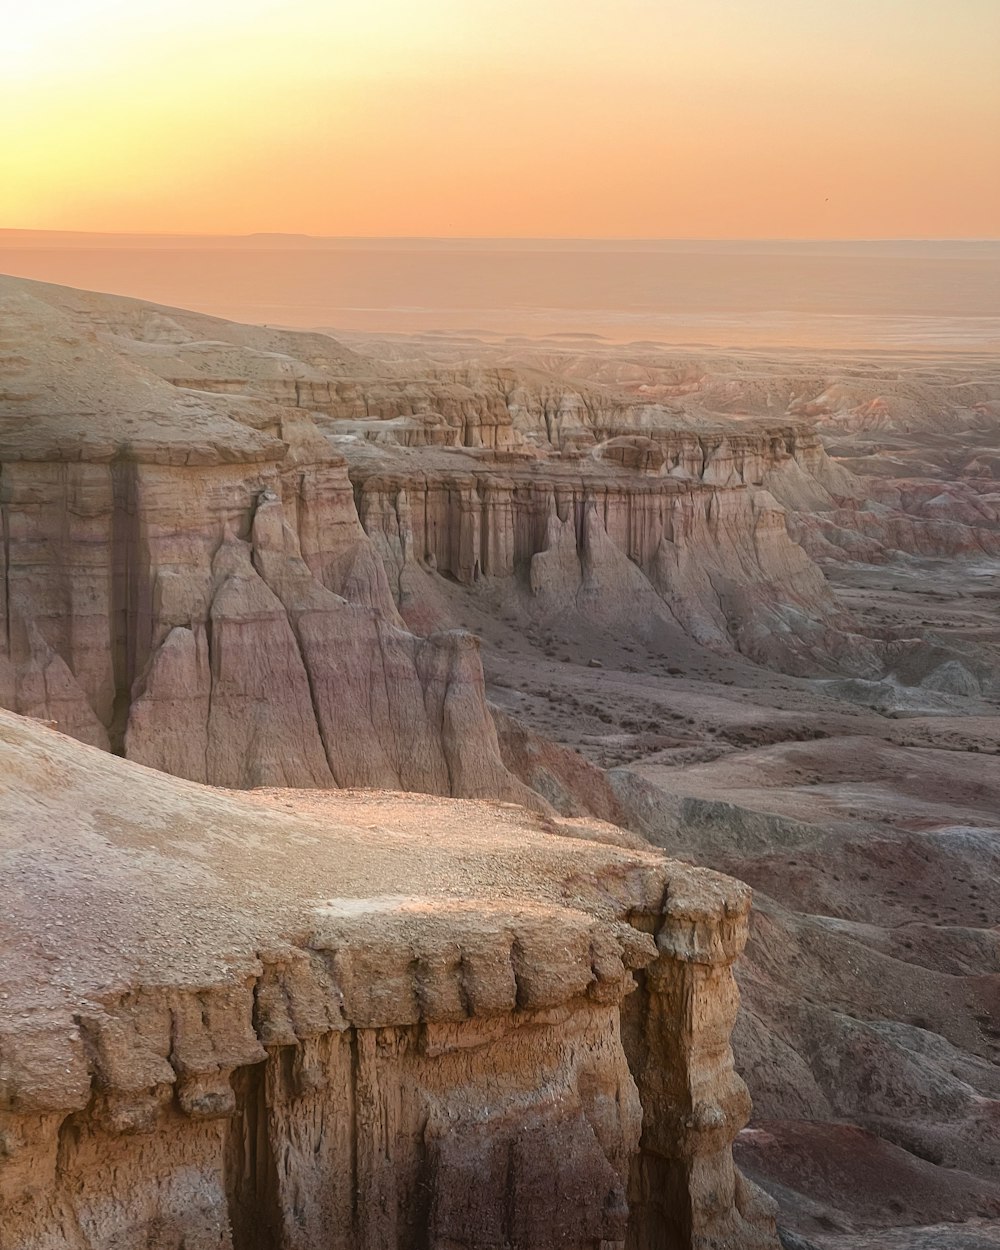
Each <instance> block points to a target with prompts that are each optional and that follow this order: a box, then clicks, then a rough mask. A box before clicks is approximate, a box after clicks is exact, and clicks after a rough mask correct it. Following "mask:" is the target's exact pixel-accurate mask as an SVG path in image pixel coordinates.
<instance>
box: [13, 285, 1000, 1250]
mask: <svg viewBox="0 0 1000 1250" xmlns="http://www.w3.org/2000/svg"><path fill="white" fill-rule="evenodd" d="M998 465H1000V371H998V369H997V367H996V363H995V360H993V359H991V358H990V357H988V356H985V355H983V356H979V355H977V354H976V353H974V352H970V353H966V354H965V355H962V356H959V355H952V356H949V355H942V356H941V357H940V358H934V357H932V356H929V355H928V354H926V353H923V354H921V355H920V356H913V357H910V356H908V355H907V354H906V353H899V354H896V355H893V354H892V353H886V352H884V353H880V354H878V353H873V354H871V355H869V356H859V355H851V356H849V357H845V356H844V355H843V354H840V355H835V356H830V357H822V356H821V355H817V354H816V353H811V354H810V353H807V352H797V353H784V354H782V353H777V352H774V353H769V352H767V351H765V350H763V349H761V350H757V351H753V352H747V353H742V354H732V353H724V352H712V351H706V352H704V353H702V354H694V353H692V352H691V351H689V350H684V351H683V352H682V351H678V350H677V349H672V348H666V347H660V346H657V345H655V344H633V345H621V344H614V345H612V344H606V343H601V342H597V341H592V340H588V339H586V338H585V337H578V338H576V339H574V338H572V337H571V336H566V337H565V338H564V339H561V340H560V341H558V342H551V341H549V342H545V341H532V340H527V339H522V338H511V339H509V340H506V341H499V340H495V339H491V340H477V339H473V338H470V337H468V336H435V335H425V336H408V335H402V334H399V335H382V336H373V335H365V334H360V333H356V334H353V335H347V336H340V337H339V338H337V339H335V338H332V337H331V336H329V335H327V334H323V333H320V332H307V331H293V330H286V329H280V328H274V327H262V326H250V325H241V324H238V323H234V322H228V321H223V320H220V319H218V318H213V317H209V316H206V315H203V314H199V313H192V312H186V311H184V310H179V309H173V308H166V307H161V306H157V305H152V304H149V303H144V302H143V301H139V300H133V299H127V298H124V297H114V296H105V295H96V294H93V293H90V292H84V291H78V290H72V289H70V288H64V287H56V286H51V285H47V284H42V283H35V282H30V281H26V280H20V279H5V278H0V517H2V527H3V529H2V537H3V543H2V569H0V571H2V577H0V616H2V619H3V622H4V626H5V628H4V629H3V630H2V631H0V707H2V708H6V709H9V712H7V713H3V714H0V747H2V752H3V758H4V766H3V772H2V774H0V784H2V785H3V790H2V798H3V803H2V806H0V812H2V815H3V841H2V844H0V845H2V848H3V856H4V864H5V879H7V878H8V876H9V877H10V879H11V880H12V881H15V882H16V886H15V889H14V891H13V896H14V898H15V900H16V906H15V907H14V908H13V909H12V911H11V914H10V915H9V916H8V917H7V918H5V920H4V922H3V923H4V943H5V950H6V949H8V948H9V949H10V950H11V952H12V955H13V958H12V962H11V970H10V972H9V973H7V972H5V974H4V985H3V990H4V992H5V994H6V997H5V998H4V1000H3V1005H4V1010H3V1013H2V1028H3V1037H2V1040H0V1086H2V1089H3V1116H4V1120H5V1129H4V1133H5V1136H4V1138H3V1141H4V1154H3V1158H2V1161H0V1186H2V1189H0V1194H2V1199H0V1201H2V1202H3V1203H4V1204H5V1207H4V1208H3V1210H4V1219H3V1228H4V1232H5V1234H6V1233H7V1230H8V1229H10V1230H14V1231H12V1232H10V1233H9V1239H11V1245H12V1246H15V1247H18V1248H20V1247H22V1246H23V1247H29V1246H31V1247H36V1246H37V1247H41V1246H42V1245H45V1246H46V1247H49V1246H52V1247H55V1246H60V1247H61V1246H65V1247H67V1248H68V1247H73V1250H77V1248H79V1250H83V1248H84V1247H86V1248H87V1250H90V1248H91V1247H93V1248H94V1250H98V1248H100V1250H104V1248H105V1247H108V1248H109V1250H110V1247H112V1246H117V1245H131V1244H148V1245H150V1246H154V1245H155V1246H156V1247H157V1248H158V1250H160V1248H162V1250H175V1248H176V1250H179V1248H180V1247H181V1246H186V1247H188V1250H190V1248H191V1247H199V1248H200V1247H208V1246H213V1247H214V1246H219V1247H227V1248H228V1247H232V1250H244V1248H255V1247H258V1246H259V1247H261V1248H262V1250H263V1247H265V1246H272V1245H274V1246H287V1247H296V1248H299V1247H301V1248H302V1250H305V1248H306V1247H311V1246H319V1245H330V1244H335V1245H343V1246H344V1247H348V1246H350V1247H353V1246H359V1247H360V1246H390V1245H392V1246H399V1247H401V1248H402V1247H410V1246H413V1247H416V1246H435V1247H439V1248H440V1250H456V1248H457V1247H460V1246H461V1247H466V1246H467V1247H470V1250H471V1247H487V1246H499V1245H510V1246H517V1247H524V1248H525V1250H527V1247H529V1246H530V1247H535V1248H538V1250H543V1248H544V1247H545V1246H547V1245H550V1244H551V1245H557V1244H558V1245H560V1246H569V1245H572V1246H579V1247H580V1248H581V1250H583V1248H584V1247H586V1248H588V1250H590V1248H593V1247H602V1248H604V1250H607V1248H609V1247H611V1246H623V1247H624V1246H628V1247H636V1248H638V1247H650V1248H652V1247H675V1246H676V1247H688V1246H691V1247H701V1248H702V1250H710V1248H711V1247H719V1248H720V1250H721V1247H723V1246H725V1247H733V1248H734V1250H739V1248H741V1247H747V1248H748V1250H750V1248H752V1247H753V1248H755V1247H758V1246H759V1247H761V1248H763V1247H768V1248H769V1250H774V1247H776V1246H777V1245H778V1244H779V1238H780V1244H781V1245H783V1246H786V1247H787V1246H790V1247H793V1250H798V1248H799V1247H803V1246H805V1247H808V1246H815V1247H829V1248H830V1250H834V1248H839V1250H849V1248H850V1247H859V1248H860V1247H862V1246H866V1245H869V1244H887V1245H888V1244H897V1243H896V1242H892V1241H890V1240H889V1239H890V1238H892V1237H896V1236H902V1235H903V1232H902V1230H906V1236H907V1237H908V1238H909V1240H907V1241H905V1242H902V1241H901V1242H899V1243H898V1244H907V1245H914V1246H919V1247H924V1250H932V1248H933V1247H935V1246H938V1245H941V1246H955V1245H957V1244H958V1242H957V1241H955V1240H952V1241H948V1240H947V1238H949V1237H953V1236H955V1235H957V1229H958V1228H959V1224H960V1226H961V1235H962V1236H963V1237H965V1238H966V1240H965V1241H964V1242H963V1243H962V1245H963V1246H964V1247H965V1246H967V1247H968V1250H980V1247H986V1246H989V1245H995V1244H998V1240H997V1229H998V1228H1000V1189H998V1181H1000V1177H998V1175H997V1168H998V1167H1000V1156H998V1154H997V1151H996V1140H997V1124H998V1117H1000V1078H998V1068H997V1038H998V1036H1000V1016H998V1012H1000V996H998V987H1000V964H998V960H1000V945H998V938H997V929H996V918H997V915H998V914H1000V912H998V906H1000V869H998V862H997V852H996V846H997V842H996V832H997V826H998V821H997V812H998V810H1000V770H998V764H997V756H998V754H1000V718H998V711H997V704H998V700H1000V678H998V673H1000V668H998V664H997V661H998V649H1000V628H998V625H997V620H996V603H997V598H998V594H1000V592H998V591H997V589H996V576H997V572H998V571H1000V490H998V489H997V488H996V486H995V482H994V478H993V474H994V472H995V471H996V468H997V466H998ZM40 722H41V723H40ZM154 770H155V771H154ZM237 791H239V792H241V793H236V792H237ZM401 792H406V793H405V794H404V793H401ZM713 870H714V871H713ZM720 873H723V874H727V875H726V876H720V875H719V874H720ZM744 883H746V884H744ZM748 886H750V887H752V888H753V891H754V907H753V911H752V912H751V911H750V890H749V889H748V888H747V887H748ZM53 917H54V918H53ZM56 929H58V930H60V932H56ZM65 930H68V931H69V932H65ZM70 934H72V938H71V940H69V941H67V938H70ZM745 944H746V952H745V954H744V955H742V958H740V960H739V962H738V963H736V962H735V961H736V960H737V956H739V955H741V952H742V951H743V948H744V945H745ZM734 963H735V975H736V980H737V981H738V983H739V990H740V993H741V994H742V999H743V1006H742V1008H741V1010H740V1012H739V1013H738V1014H737V1010H736V1007H737V992H736V981H734V979H733V968H734ZM730 1035H731V1036H730ZM734 1056H735V1070H734V1066H733V1065H734ZM736 1071H738V1072H739V1073H740V1074H741V1077H742V1079H740V1077H737V1076H736V1074H735V1072H736ZM744 1080H745V1081H746V1085H747V1086H749V1091H750V1095H752V1099H753V1105H754V1111H753V1118H752V1119H751V1120H750V1121H749V1127H745V1125H746V1124H747V1119H748V1116H750V1100H749V1097H748V1096H747V1093H746V1088H745V1087H744V1084H743V1081H744ZM734 1152H735V1157H736V1161H737V1163H738V1164H739V1169H740V1170H736V1169H735V1167H734V1163H733V1156H734ZM765 1191H766V1193H767V1194H770V1195H771V1197H767V1196H766V1195H765ZM126 1194H128V1195H130V1196H128V1197H126ZM775 1203H776V1204H777V1206H775ZM775 1211H777V1225H778V1227H777V1231H776V1230H775ZM946 1225H947V1227H946ZM557 1229H558V1230H559V1232H558V1237H557V1232H556V1230H557ZM942 1230H943V1231H942ZM880 1238H884V1239H885V1240H881V1241H880V1240H879V1239H880ZM942 1238H944V1240H941V1239H942ZM129 1239H131V1240H129ZM143 1239H145V1240H143ZM338 1239H339V1240H338ZM4 1244H6V1243H4Z"/></svg>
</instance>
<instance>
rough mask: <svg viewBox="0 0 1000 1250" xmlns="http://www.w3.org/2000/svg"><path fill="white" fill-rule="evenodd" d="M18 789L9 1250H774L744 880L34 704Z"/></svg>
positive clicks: (8, 750) (6, 1092)
mask: <svg viewBox="0 0 1000 1250" xmlns="http://www.w3.org/2000/svg"><path fill="white" fill-rule="evenodd" d="M0 777H2V778H3V779H4V783H5V790H4V794H3V802H2V805H0V863H2V869H3V877H4V882H5V886H6V889H7V897H8V899H9V905H8V906H7V907H6V908H5V912H4V917H3V920H2V923H0V937H2V941H3V948H4V952H5V963H4V977H3V991H2V993H3V1013H2V1016H0V1131H2V1138H0V1140H2V1142H3V1155H2V1157H0V1228H2V1230H3V1244H4V1246H5V1247H10V1248H11V1250H27V1248H28V1247H40V1246H43V1245H44V1246H46V1247H51V1248H52V1250H112V1248H117V1247H122V1246H130V1247H131V1246H138V1245H149V1246H152V1245H155V1246H157V1247H159V1248H160V1250H181V1248H182V1247H183V1248H184V1250H203V1248H204V1250H207V1248H208V1247H212V1248H213V1250H216V1248H219V1250H229V1248H232V1250H257V1248H260V1250H264V1248H266V1250H284V1248H289V1250H291V1248H295V1250H310V1248H311V1247H316V1250H319V1248H320V1247H329V1246H342V1247H344V1248H345V1250H347V1248H350V1250H355V1248H357V1247H366V1246H369V1247H379V1250H384V1248H388V1247H399V1248H400V1250H409V1248H410V1247H414V1248H416V1247H418V1246H432V1247H437V1248H438V1250H446V1248H450V1250H453V1248H455V1247H468V1248H469V1250H479V1248H482V1250H485V1248H486V1247H492V1246H497V1245H509V1246H511V1247H518V1248H519V1250H546V1247H553V1248H554V1247H556V1246H559V1247H575V1248H578V1250H593V1248H594V1247H597V1246H601V1247H607V1248H609V1250H610V1247H622V1248H624V1247H626V1246H628V1247H635V1250H653V1248H658V1247H674V1246H685V1247H689V1246H690V1247H695V1248H698V1250H723V1247H726V1248H727V1250H730V1248H739V1250H752V1248H757V1247H759V1248H760V1250H765V1248H767V1250H772V1248H774V1247H776V1242H775V1240H774V1235H773V1217H772V1213H771V1207H770V1204H769V1202H768V1200H766V1199H764V1198H763V1196H762V1195H761V1194H760V1193H759V1192H758V1191H756V1190H755V1189H754V1188H753V1187H752V1186H750V1185H748V1184H747V1182H745V1181H744V1180H743V1179H742V1177H740V1176H739V1174H738V1173H737V1172H735V1171H734V1169H733V1164H732V1153H731V1144H732V1140H733V1137H734V1135H735V1133H736V1132H737V1131H738V1129H739V1128H741V1127H742V1125H743V1124H744V1123H745V1121H746V1118H747V1114H748V1109H749V1102H748V1099H747V1095H746V1089H745V1087H744V1085H743V1083H742V1081H741V1080H740V1079H739V1078H738V1077H737V1076H736V1074H735V1072H734V1070H733V1065H732V1056H731V1052H730V1050H729V1043H728V1038H729V1032H730V1029H731V1027H732V1024H733V1020H734V1017H735V1013H736V1003H737V996H736V991H735V986H734V983H733V979H732V972H731V965H732V962H733V960H734V958H735V957H736V956H737V955H738V954H739V952H740V950H741V948H742V945H743V943H744V941H745V938H746V924H747V913H748V908H749V891H748V890H747V889H746V887H744V886H742V885H739V884H738V883H736V882H734V881H731V880H729V879H727V878H724V877H720V876H718V875H716V874H714V873H710V872H706V871H702V870H699V869H692V868H688V867H685V866H683V865H680V864H676V863H672V862H670V861H668V860H665V859H663V858H662V856H660V855H659V854H658V853H656V852H653V851H651V850H646V851H639V850H632V849H622V848H620V847H617V846H615V845H612V844H610V842H614V841H615V840H616V839H617V836H618V835H617V831H615V830H613V829H610V828H608V827H605V826H601V825H599V824H596V823H593V822H592V823H590V824H586V825H580V824H576V825H572V824H571V823H570V822H561V821H559V820H552V819H550V818H545V819H538V818H535V819H533V818H532V817H531V816H530V814H528V813H526V812H525V811H524V810H523V809H521V808H516V807H511V806H508V807H497V806H491V805H486V804H474V803H467V802H466V803H457V804H456V803H450V802H449V801H447V800H440V799H430V798H420V797H417V796H401V795H397V794H387V793H385V792H375V793H369V794H353V795H350V796H341V795H339V794H330V793H327V794H325V795H322V796H319V795H316V794H315V792H313V795H314V797H312V798H310V797H309V796H308V795H304V794H302V793H301V792H300V793H298V794H295V793H293V792H290V791H278V792H274V793H271V794H264V795H258V796H257V797H256V798H255V799H254V800H253V801H250V800H248V799H245V798H241V797H237V796H235V795H230V794H224V793H221V792H219V791H216V790H211V789H207V788H205V787H201V786H195V785H192V784H190V783H187V782H181V781H177V780H175V779H172V778H169V777H166V776H164V775H163V774H161V773H156V772H153V771H151V770H148V769H145V768H142V767H140V766H138V765H135V764H132V763H129V762H125V761H122V760H116V759H114V758H113V757H112V756H110V755H108V754H106V753H102V752H98V751H95V750H94V749H93V748H89V747H85V746H82V745H80V744H78V743H75V742H73V741H72V740H71V739H69V738H67V737H64V736H62V735H60V734H57V733H54V732H53V731H51V730H48V729H46V728H44V727H41V726H39V725H37V724H35V723H33V722H31V721H28V720H25V719H22V718H18V717H16V716H13V715H11V714H10V713H0ZM11 781H16V784H13V785H11V784H10V782H11ZM606 836H608V837H609V838H610V842H606V841H604V838H605V837H606Z"/></svg>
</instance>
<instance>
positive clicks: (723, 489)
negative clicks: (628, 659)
mask: <svg viewBox="0 0 1000 1250" xmlns="http://www.w3.org/2000/svg"><path fill="white" fill-rule="evenodd" d="M694 441H695V444H696V445H697V446H698V454H697V456H695V454H694V452H693V450H691V449H689V452H690V454H689V455H687V459H686V460H685V459H684V458H683V457H682V456H681V453H680V452H678V453H677V456H678V459H679V461H680V463H688V462H690V463H691V466H692V467H693V468H696V469H697V473H698V475H697V476H695V475H693V474H692V473H690V472H689V471H688V469H687V468H681V469H680V470H679V471H677V472H674V471H670V470H665V467H663V468H660V470H659V471H658V472H655V473H644V472H641V471H639V472H636V471H630V470H629V469H627V468H625V467H624V466H623V467H618V466H613V467H611V466H609V467H607V468H606V467H604V466H603V464H602V463H601V461H600V460H597V461H595V460H593V459H590V458H588V459H587V460H586V461H583V462H577V463H574V462H570V463H569V464H566V463H552V462H549V463H545V464H538V465H536V466H534V467H532V468H530V469H518V468H516V467H515V466H509V465H504V466H503V467H502V469H501V471H500V472H499V473H498V472H497V471H496V469H493V470H492V471H491V470H489V469H487V468H486V467H485V466H482V467H479V466H477V465H476V464H475V462H472V461H470V462H469V463H468V464H467V465H465V466H464V467H465V468H466V470H467V471H466V472H464V473H462V472H456V471H455V468H457V466H455V468H451V469H450V471H449V469H448V466H441V465H439V464H437V463H436V462H435V464H434V465H432V466H429V467H427V468H425V469H423V470H422V471H421V470H416V471H415V466H413V465H412V464H407V465H406V467H405V468H404V467H403V466H402V465H400V467H399V468H398V469H396V470H395V471H393V466H392V464H391V462H390V465H386V463H385V462H384V460H383V461H381V462H376V461H375V460H374V459H373V457H371V455H370V454H364V455H362V454H359V453H358V452H357V451H355V452H354V453H353V454H352V455H351V470H350V472H351V478H352V481H353V482H354V486H355V493H356V497H357V504H358V514H359V516H360V518H361V523H362V525H363V526H364V528H365V531H366V532H367V533H368V534H369V535H370V536H371V538H372V539H373V541H374V543H375V546H376V547H377V549H378V550H379V552H380V553H381V555H382V558H383V561H384V563H385V566H386V569H387V572H388V576H389V583H390V585H391V586H392V587H393V588H394V590H395V592H396V598H397V602H398V604H399V606H400V610H401V612H402V613H403V616H404V617H405V618H406V619H407V620H408V621H411V622H414V623H417V622H426V621H428V620H433V619H434V610H433V604H432V601H433V598H434V597H435V596H439V595H440V593H441V589H440V586H439V585H432V584H430V583H429V581H428V577H429V576H430V578H431V580H432V582H434V583H436V580H437V578H438V577H439V576H440V575H441V574H445V575H446V577H447V578H449V579H451V580H453V581H456V582H458V583H460V584H462V585H465V586H475V585H476V584H477V583H479V582H480V581H481V580H493V581H497V580H503V579H506V580H507V581H508V582H509V583H510V591H509V599H510V601H511V602H517V601H518V594H519V588H520V587H523V586H524V583H525V582H526V583H527V588H528V589H529V590H530V597H529V598H528V599H526V600H524V599H523V600H522V601H521V606H522V609H523V610H524V611H526V612H528V613H529V614H530V615H532V616H538V617H542V618H549V619H556V618H560V617H563V618H568V617H570V616H572V615H573V614H576V613H579V614H582V615H584V616H585V617H586V618H587V619H588V620H590V621H591V622H594V623H597V624H599V625H601V626H603V627H605V628H607V629H612V630H618V631H624V632H625V633H628V634H634V635H635V636H637V637H639V638H642V639H643V640H648V639H649V638H651V637H652V636H653V635H654V634H657V635H659V636H661V637H663V638H665V639H667V638H669V636H670V635H671V633H673V634H675V635H687V636H688V637H690V638H693V639H694V640H695V641H697V642H699V643H701V644H702V645H704V646H707V647H710V648H713V649H718V650H732V649H738V650H740V651H742V652H743V653H744V654H746V655H748V656H749V657H751V658H753V659H756V660H758V661H759V662H762V663H765V664H771V665H774V666H775V667H778V668H783V669H785V670H786V671H791V672H801V673H811V672H817V671H822V670H823V669H834V670H836V671H839V670H840V669H842V668H843V667H845V666H846V667H847V668H848V669H849V670H851V671H854V672H857V673H870V672H872V671H876V670H877V669H878V668H879V667H880V659H879V657H878V655H877V653H876V651H875V649H874V648H872V647H871V646H870V645H869V644H867V642H866V641H865V640H862V639H859V638H857V637H856V636H854V635H853V630H852V625H851V622H850V621H849V620H847V619H846V618H845V617H844V615H843V613H842V612H841V611H840V610H839V609H838V608H837V605H836V603H835V601H834V599H833V596H832V595H831V593H830V591H829V589H828V587H827V585H826V583H825V581H824V578H823V576H822V574H821V573H820V571H819V569H818V568H817V567H816V565H815V564H813V563H812V561H811V560H810V559H809V558H808V557H807V556H806V554H805V553H804V551H803V550H802V548H801V547H799V546H798V545H797V544H796V543H795V542H793V541H792V539H791V538H790V537H789V534H788V529H787V526H786V514H785V510H784V508H783V507H782V505H781V504H780V503H779V502H778V500H777V499H776V498H775V497H774V495H773V494H771V492H770V491H769V490H766V489H764V487H763V485H762V484H761V483H762V481H763V479H764V478H765V476H767V474H768V473H770V474H771V479H772V481H773V480H774V479H780V480H779V481H778V482H775V483H774V484H776V485H779V484H783V482H784V480H785V479H784V478H783V477H781V474H782V472H783V470H782V469H781V468H780V467H779V468H774V469H772V470H768V469H766V468H765V467H764V466H765V464H766V460H765V452H766V451H767V450H768V448H769V446H770V444H769V442H768V441H767V440H764V439H758V440H757V447H756V450H755V451H754V455H753V456H752V457H749V458H741V456H739V455H736V454H734V452H733V450H732V448H731V447H730V446H728V445H727V442H726V440H725V439H719V440H717V441H715V445H714V446H712V445H711V443H709V446H708V447H706V446H704V445H702V443H699V442H698V440H694ZM785 455H786V456H787V453H785ZM453 459H454V458H453ZM779 464H780V462H779ZM796 464H797V462H796ZM797 471H798V473H799V474H800V475H801V476H805V474H804V472H803V471H802V470H801V469H798V470H797ZM754 474H756V475H757V476H754ZM786 476H787V473H786ZM808 480H810V481H811V482H812V484H813V486H814V488H815V489H816V490H817V491H820V490H821V489H822V488H821V487H820V486H819V484H818V483H817V481H816V480H815V479H813V478H810V479H808Z"/></svg>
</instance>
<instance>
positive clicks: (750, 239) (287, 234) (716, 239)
mask: <svg viewBox="0 0 1000 1250" xmlns="http://www.w3.org/2000/svg"><path fill="white" fill-rule="evenodd" d="M14 234H35V235H83V236H86V237H88V238H96V239H110V238H130V239H299V240H305V241H309V242H338V243H478V242H490V243H1000V235H997V236H990V235H975V236H973V235H921V236H915V235H880V236H862V235H854V236H843V235H841V236H820V235H809V236H806V235H794V236H793V235H739V236H736V235H727V236H721V235H717V236H709V235H582V234H581V235H546V234H518V235H502V234H452V235H448V234H308V233H305V232H304V231H296V230H253V231H249V232H247V233H231V234H226V233H217V232H210V231H185V232H176V231H169V230H78V229H70V228H61V227H60V228H52V227H33V226H0V237H3V236H5V235H14Z"/></svg>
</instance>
